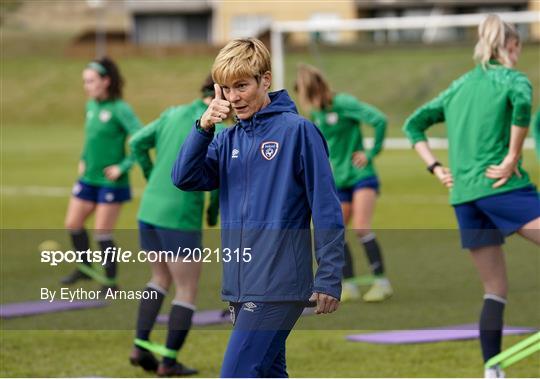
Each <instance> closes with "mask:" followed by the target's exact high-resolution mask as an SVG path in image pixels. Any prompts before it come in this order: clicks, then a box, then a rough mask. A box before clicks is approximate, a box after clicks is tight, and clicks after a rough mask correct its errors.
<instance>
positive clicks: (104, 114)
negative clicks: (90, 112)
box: [99, 110, 112, 122]
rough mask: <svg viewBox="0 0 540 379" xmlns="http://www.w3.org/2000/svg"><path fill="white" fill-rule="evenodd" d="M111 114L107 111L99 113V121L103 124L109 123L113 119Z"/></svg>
mask: <svg viewBox="0 0 540 379" xmlns="http://www.w3.org/2000/svg"><path fill="white" fill-rule="evenodd" d="M111 116H112V114H111V112H109V111H107V110H102V111H101V112H99V121H101V122H107V121H109V120H110V119H111Z"/></svg>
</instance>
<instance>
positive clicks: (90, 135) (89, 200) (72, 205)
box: [62, 58, 141, 289]
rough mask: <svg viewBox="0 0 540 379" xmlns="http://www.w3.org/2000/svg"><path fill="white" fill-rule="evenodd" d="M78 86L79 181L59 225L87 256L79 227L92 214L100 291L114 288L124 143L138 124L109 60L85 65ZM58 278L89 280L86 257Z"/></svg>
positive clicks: (125, 182) (126, 193)
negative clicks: (82, 107) (82, 100)
mask: <svg viewBox="0 0 540 379" xmlns="http://www.w3.org/2000/svg"><path fill="white" fill-rule="evenodd" d="M83 84H84V90H85V91H86V93H87V95H88V97H89V100H88V102H87V103H86V125H85V141H84V149H83V153H82V155H81V158H80V162H79V180H78V182H77V183H76V184H75V186H74V187H73V190H72V196H71V199H70V201H69V206H68V210H67V214H66V220H65V226H66V228H67V229H68V230H69V232H70V235H71V239H72V242H73V246H74V248H75V250H76V251H88V249H89V248H90V243H89V240H88V234H87V232H86V230H85V228H84V224H85V222H86V220H87V219H88V217H89V216H90V215H91V214H92V213H94V214H95V225H94V228H95V236H94V238H95V240H96V241H97V242H98V243H99V245H100V249H101V251H102V252H103V253H104V254H105V253H106V252H108V253H109V259H108V260H107V262H108V263H107V264H106V265H105V274H106V278H104V279H101V280H102V282H103V283H102V284H103V285H104V289H107V288H113V289H114V288H116V264H115V263H114V262H110V256H111V255H110V254H111V253H112V252H113V249H114V242H113V240H112V231H113V229H114V226H115V224H116V220H117V219H118V215H119V214H120V209H121V207H122V203H123V202H125V201H128V200H130V199H131V194H130V188H129V179H128V171H129V169H130V168H131V166H132V165H133V158H132V157H131V156H130V155H128V154H127V153H126V146H125V145H126V140H127V139H128V137H129V136H130V135H131V134H133V133H135V132H136V131H137V130H138V129H139V128H140V127H141V123H140V121H139V120H138V118H137V117H136V116H135V114H134V113H133V111H132V110H131V107H130V106H129V105H128V104H127V103H126V102H125V101H124V100H122V88H123V84H124V81H123V79H122V76H121V75H120V71H119V69H118V67H117V65H116V64H115V63H114V62H113V61H112V60H111V59H109V58H102V59H99V60H94V61H92V62H90V63H89V64H88V65H87V66H86V68H85V69H84V71H83ZM83 259H84V263H83V264H82V265H81V266H79V268H78V269H76V270H75V271H74V272H73V273H72V274H70V275H68V276H67V277H65V278H63V279H62V283H63V284H73V283H75V282H77V281H78V280H80V279H89V278H90V276H89V275H88V274H90V275H91V274H93V273H95V272H94V271H93V270H92V269H91V263H90V256H89V254H88V253H87V254H86V255H83Z"/></svg>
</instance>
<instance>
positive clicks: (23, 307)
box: [0, 300, 107, 318]
mask: <svg viewBox="0 0 540 379" xmlns="http://www.w3.org/2000/svg"><path fill="white" fill-rule="evenodd" d="M106 305H107V302H106V301H98V300H87V301H73V302H70V301H67V300H66V301H53V302H52V303H51V302H48V301H46V300H38V301H26V302H23V303H11V304H2V305H0V317H2V318H14V317H22V316H32V315H38V314H43V313H52V312H63V311H71V310H75V309H85V308H99V307H104V306H106Z"/></svg>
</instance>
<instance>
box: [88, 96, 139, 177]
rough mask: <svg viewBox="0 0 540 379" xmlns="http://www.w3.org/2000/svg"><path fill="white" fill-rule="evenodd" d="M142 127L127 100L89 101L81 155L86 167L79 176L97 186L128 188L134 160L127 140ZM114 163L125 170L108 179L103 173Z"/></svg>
mask: <svg viewBox="0 0 540 379" xmlns="http://www.w3.org/2000/svg"><path fill="white" fill-rule="evenodd" d="M140 127H141V122H140V121H139V119H138V118H137V116H135V114H134V113H133V110H132V109H131V107H130V106H129V105H128V104H127V103H126V102H125V101H124V100H121V99H117V100H105V101H96V100H90V101H88V102H87V103H86V125H85V141H84V148H83V153H82V155H81V160H82V161H84V163H85V165H86V168H85V171H84V173H83V175H82V176H81V177H80V178H79V179H80V180H81V181H82V182H84V183H87V184H91V185H95V186H105V187H128V186H129V178H128V171H129V169H130V168H131V166H132V165H133V162H134V161H133V157H132V156H131V155H126V148H125V145H126V139H127V137H128V135H131V134H133V133H135V132H136V131H137V130H138V129H140ZM111 165H119V166H120V169H121V170H122V175H121V176H120V177H119V178H118V180H116V181H111V180H109V179H107V178H106V177H105V174H104V172H103V170H104V169H105V167H107V166H111Z"/></svg>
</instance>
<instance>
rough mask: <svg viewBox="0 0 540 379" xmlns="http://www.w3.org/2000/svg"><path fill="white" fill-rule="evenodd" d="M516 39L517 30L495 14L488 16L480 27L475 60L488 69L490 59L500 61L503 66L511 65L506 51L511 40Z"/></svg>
mask: <svg viewBox="0 0 540 379" xmlns="http://www.w3.org/2000/svg"><path fill="white" fill-rule="evenodd" d="M511 39H516V40H517V41H518V43H519V40H520V38H519V33H518V32H517V30H516V28H515V27H514V26H513V25H512V24H509V23H507V22H504V21H503V20H501V18H500V17H499V16H497V15H495V14H490V15H488V16H487V17H486V18H485V19H484V21H482V23H480V25H479V26H478V42H477V44H476V46H475V48H474V59H475V60H476V61H477V62H478V63H480V64H481V65H482V67H484V69H486V68H487V67H488V66H489V60H490V59H498V60H499V61H500V63H502V64H503V65H509V64H511V62H510V60H509V58H508V52H507V51H506V44H507V43H508V41H509V40H511Z"/></svg>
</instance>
